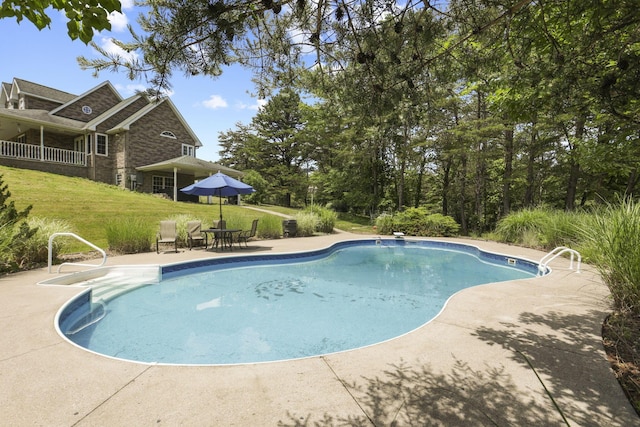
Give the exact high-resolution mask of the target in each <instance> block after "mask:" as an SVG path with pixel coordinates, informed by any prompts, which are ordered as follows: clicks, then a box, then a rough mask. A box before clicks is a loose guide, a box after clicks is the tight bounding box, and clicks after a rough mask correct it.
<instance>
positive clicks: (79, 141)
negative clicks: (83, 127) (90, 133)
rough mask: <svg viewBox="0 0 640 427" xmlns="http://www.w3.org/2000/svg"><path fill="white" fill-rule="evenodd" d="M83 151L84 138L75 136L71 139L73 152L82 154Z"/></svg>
mask: <svg viewBox="0 0 640 427" xmlns="http://www.w3.org/2000/svg"><path fill="white" fill-rule="evenodd" d="M84 149H85V145H84V136H76V137H75V138H74V139H73V151H77V152H79V153H84Z"/></svg>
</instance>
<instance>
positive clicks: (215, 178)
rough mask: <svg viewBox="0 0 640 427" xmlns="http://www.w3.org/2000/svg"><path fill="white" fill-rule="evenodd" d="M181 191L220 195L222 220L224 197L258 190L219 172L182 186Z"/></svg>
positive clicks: (200, 194) (198, 194)
mask: <svg viewBox="0 0 640 427" xmlns="http://www.w3.org/2000/svg"><path fill="white" fill-rule="evenodd" d="M180 191H182V192H183V193H185V194H191V195H195V196H218V197H219V198H220V220H222V197H227V196H237V195H238V194H251V193H253V192H254V191H256V190H254V189H253V187H252V186H250V185H249V184H245V183H244V182H241V181H238V180H237V179H234V178H231V177H230V176H228V175H225V174H223V173H222V172H218V173H217V174H215V175H211V176H209V177H207V178H205V179H203V180H202V181H198V182H196V183H194V184H191V185H189V186H187V187H184V188H181V189H180Z"/></svg>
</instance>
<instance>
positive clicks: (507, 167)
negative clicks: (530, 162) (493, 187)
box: [502, 128, 513, 216]
mask: <svg viewBox="0 0 640 427" xmlns="http://www.w3.org/2000/svg"><path fill="white" fill-rule="evenodd" d="M512 177H513V128H511V129H507V130H505V131H504V175H503V176H502V216H507V215H509V212H511V179H512Z"/></svg>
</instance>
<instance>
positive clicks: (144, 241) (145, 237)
mask: <svg viewBox="0 0 640 427" xmlns="http://www.w3.org/2000/svg"><path fill="white" fill-rule="evenodd" d="M155 231H156V230H155V227H154V226H153V225H152V224H149V223H148V222H147V221H143V220H140V219H135V218H127V219H121V220H117V221H116V220H114V221H111V222H109V223H107V227H106V233H107V243H108V245H109V250H111V251H114V252H116V253H121V254H135V253H140V252H149V250H150V248H151V242H152V239H153V236H155Z"/></svg>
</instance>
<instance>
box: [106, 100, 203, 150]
mask: <svg viewBox="0 0 640 427" xmlns="http://www.w3.org/2000/svg"><path fill="white" fill-rule="evenodd" d="M163 104H165V105H168V106H169V107H170V108H171V110H172V112H173V114H175V116H176V117H177V118H178V120H179V121H180V123H181V124H182V126H184V128H185V129H186V130H187V132H189V135H190V136H191V138H192V139H193V140H194V141H195V142H196V147H202V142H200V139H199V138H198V137H197V136H196V134H195V133H194V132H193V130H192V129H191V127H190V126H189V124H188V123H187V122H186V120H185V119H184V117H183V116H182V114H180V112H179V111H178V109H177V108H176V106H175V104H174V103H173V102H171V100H170V99H169V98H164V99H162V100H161V101H158V102H150V103H149V104H148V105H147V106H146V107H144V108H141V109H140V110H138V111H137V112H136V113H134V114H132V115H131V116H129V117H128V118H126V119H125V120H123V121H122V122H120V123H119V124H117V125H116V126H114V127H113V128H111V129H110V130H109V133H117V132H118V131H120V130H129V128H130V127H131V125H132V124H133V123H135V122H137V121H138V120H140V119H141V118H143V117H144V116H145V115H147V114H149V112H151V111H153V110H154V109H156V108H158V107H159V106H160V105H163Z"/></svg>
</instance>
